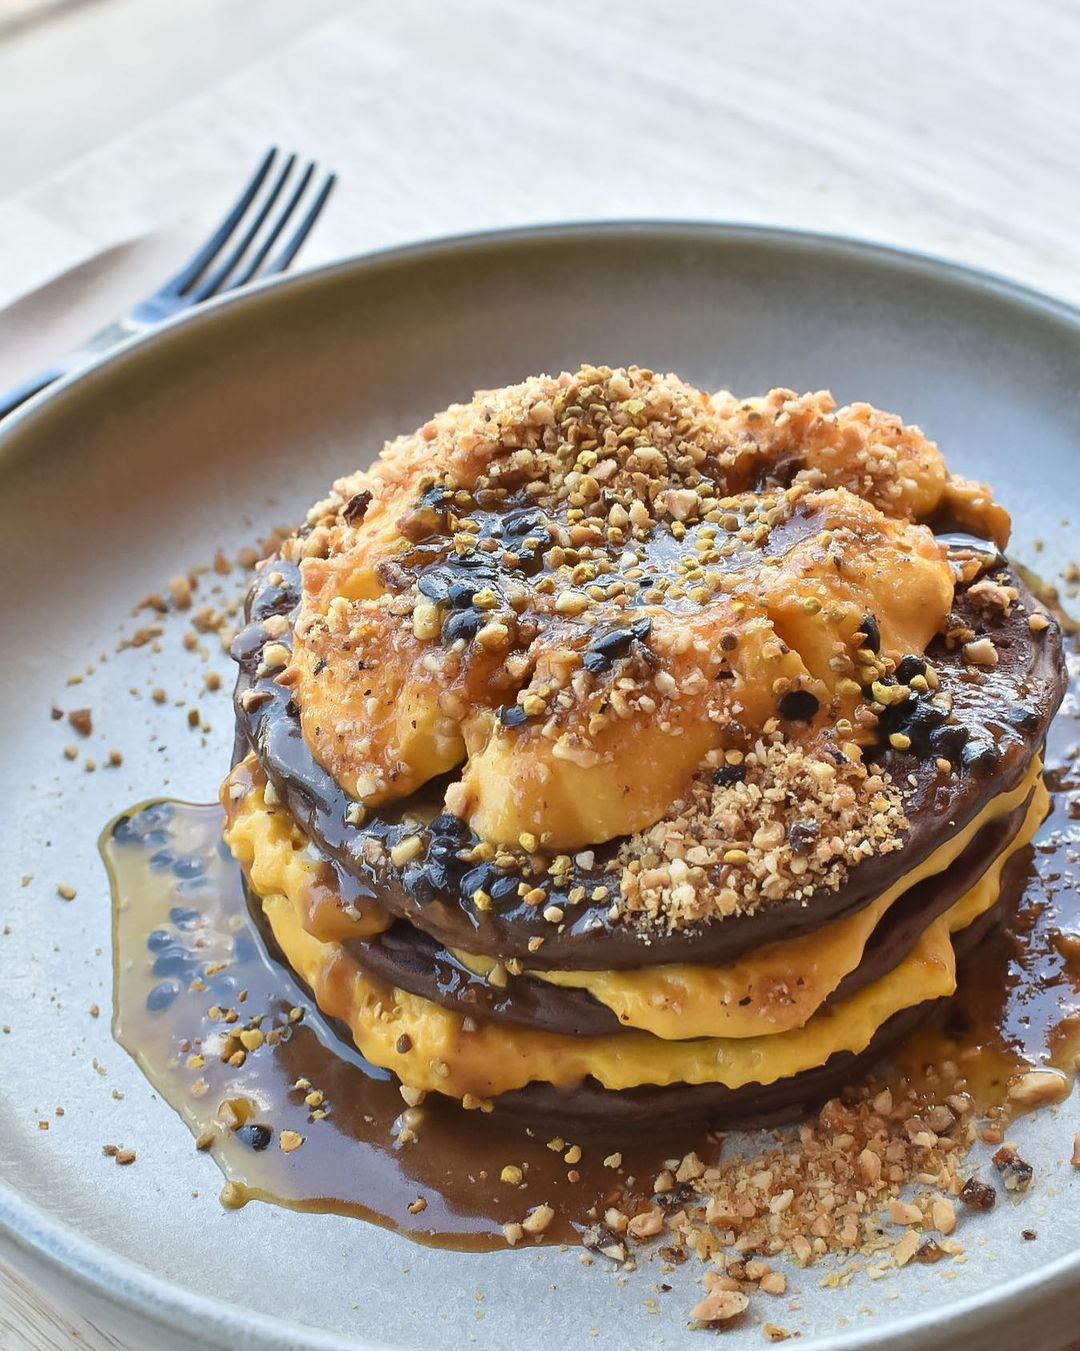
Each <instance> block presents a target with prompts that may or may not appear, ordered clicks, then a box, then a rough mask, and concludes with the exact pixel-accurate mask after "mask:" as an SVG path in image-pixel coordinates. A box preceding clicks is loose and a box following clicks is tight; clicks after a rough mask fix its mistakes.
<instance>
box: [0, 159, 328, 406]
mask: <svg viewBox="0 0 1080 1351" xmlns="http://www.w3.org/2000/svg"><path fill="white" fill-rule="evenodd" d="M277 158H278V150H277V148H276V147H271V148H270V149H269V150H268V151H267V152H266V154H265V155H264V156H263V158H262V161H261V162H260V164H259V167H258V168H257V169H256V170H255V173H254V174H253V175H252V177H251V179H250V180H249V182H248V184H247V186H246V187H245V188H244V190H243V192H242V193H241V194H240V196H239V197H238V198H237V200H236V202H235V203H234V204H233V206H232V208H231V210H230V211H229V212H228V214H227V215H226V216H225V218H224V220H222V222H221V224H220V225H219V226H218V227H217V229H216V230H215V231H214V233H213V234H212V235H211V236H210V238H209V239H208V240H207V241H206V243H205V244H203V246H202V248H200V249H199V250H198V252H197V253H196V254H195V255H194V257H192V258H190V259H189V260H188V262H187V263H185V265H184V266H183V267H182V268H181V269H180V271H179V272H178V273H177V274H176V276H175V277H170V279H169V280H168V281H167V282H166V283H165V284H164V285H163V286H161V287H159V288H158V290H156V291H155V292H154V293H153V295H150V296H147V297H146V299H145V300H140V301H139V303H138V304H137V305H136V306H135V307H134V309H132V310H131V311H130V313H128V314H126V315H124V317H123V318H122V319H118V320H117V321H116V322H115V323H112V324H109V325H108V327H106V328H103V329H102V330H101V332H100V333H95V334H94V336H93V337H92V338H89V339H88V340H87V341H86V342H84V343H83V344H82V345H81V346H80V347H77V348H75V350H74V351H73V352H69V353H68V354H67V355H66V356H64V357H61V358H60V360H59V361H57V362H56V363H55V364H54V365H52V366H48V367H46V369H45V370H43V371H38V373H37V375H33V376H31V377H30V379H29V380H24V381H22V383H21V384H18V385H16V386H15V387H14V388H13V389H9V390H8V391H7V393H6V394H0V418H2V417H4V416H5V415H6V414H8V413H10V412H12V410H13V409H15V408H18V406H19V405H20V404H21V403H25V402H26V400H27V399H29V398H30V397H31V396H32V395H34V394H36V393H37V392H38V391H39V390H41V389H44V388H45V387H46V385H51V384H52V382H53V381H54V380H59V379H60V377H61V376H62V375H67V374H69V372H71V371H74V370H77V369H78V368H79V367H80V366H85V365H87V364H88V363H89V362H91V361H92V360H93V359H94V358H95V357H96V356H100V354H101V353H102V352H105V351H108V349H109V348H110V347H115V346H116V344H117V343H120V342H123V341H124V339H125V338H130V337H132V336H133V335H135V334H136V333H143V332H145V331H146V329H148V328H153V327H154V325H155V324H160V323H161V322H162V320H164V319H168V318H169V317H170V316H171V315H174V314H176V313H178V311H180V310H187V309H191V308H192V307H193V306H195V305H198V304H199V303H200V302H201V301H203V300H207V299H209V297H210V296H216V295H223V294H224V293H225V292H226V291H236V290H238V289H239V288H240V287H241V286H246V285H247V284H248V282H250V281H254V280H255V278H256V277H272V276H275V275H276V274H277V273H279V272H284V271H285V270H286V268H288V267H289V265H290V264H291V263H292V261H293V259H294V258H295V257H296V255H297V253H298V252H299V251H300V247H301V245H302V244H303V242H304V240H305V239H307V237H308V235H309V234H310V232H311V228H312V226H313V225H314V224H315V222H316V220H318V218H319V213H320V212H321V211H322V209H323V207H324V206H325V205H326V199H327V198H328V197H329V196H330V190H331V188H332V187H333V186H334V183H335V181H336V175H334V174H332V173H328V174H326V175H325V177H324V178H323V179H322V181H321V183H320V184H319V186H318V187H317V188H315V189H314V193H313V194H312V193H309V191H308V189H309V188H310V187H311V185H312V180H313V179H314V177H315V172H316V165H315V163H314V161H309V162H308V163H307V164H306V165H305V166H304V167H303V168H302V169H300V171H299V175H298V176H296V175H293V170H294V168H296V167H297V157H296V156H295V155H288V156H287V157H286V158H285V160H284V163H282V164H281V165H280V167H279V168H278V170H277V173H276V176H275V177H274V178H273V180H272V181H271V183H270V185H269V187H268V188H267V189H266V191H265V192H264V193H263V194H262V197H261V200H259V201H256V199H257V198H258V197H259V190H260V189H261V188H262V187H263V184H264V183H266V181H267V179H268V177H269V176H270V171H271V169H273V168H274V164H275V161H276V160H277ZM290 178H291V180H292V181H291V183H290ZM287 183H289V186H290V191H289V193H288V195H287V197H286V198H285V201H284V203H283V205H282V206H281V208H280V209H279V210H278V212H277V214H276V215H275V216H274V218H273V219H272V220H271V219H270V217H271V214H272V213H273V211H274V207H275V206H276V205H277V202H278V199H279V198H280V197H281V195H282V193H283V192H284V191H285V187H286V184H287ZM297 216H299V221H298V223H297V224H296V226H295V228H294V229H293V232H292V234H291V235H289V236H288V238H287V239H286V241H285V243H284V244H283V245H282V246H281V249H280V251H279V252H278V253H277V254H276V255H275V256H274V258H273V259H271V260H270V262H267V261H266V260H267V258H268V257H269V254H270V252H271V250H272V249H273V247H274V245H275V244H276V243H277V242H278V240H279V238H280V237H281V236H282V234H283V233H284V231H285V228H286V226H287V225H288V224H289V222H290V221H292V220H293V219H294V218H295V217H297ZM230 245H231V246H232V247H231V248H230V247H229V246H230ZM222 255H223V256H222ZM264 264H265V266H264Z"/></svg>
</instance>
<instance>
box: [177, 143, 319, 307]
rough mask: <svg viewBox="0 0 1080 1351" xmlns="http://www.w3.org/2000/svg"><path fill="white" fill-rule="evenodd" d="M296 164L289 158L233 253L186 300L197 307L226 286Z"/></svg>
mask: <svg viewBox="0 0 1080 1351" xmlns="http://www.w3.org/2000/svg"><path fill="white" fill-rule="evenodd" d="M295 163H296V156H295V155H290V156H289V158H288V159H287V160H286V161H285V165H284V167H283V168H282V170H281V172H280V173H279V174H278V176H277V181H276V182H275V183H274V185H273V186H272V187H271V189H270V191H269V193H268V194H267V197H266V200H265V201H264V202H263V204H262V205H261V206H260V207H259V210H258V211H257V212H256V213H255V219H254V220H253V221H252V222H251V225H250V226H249V227H248V229H247V230H246V231H245V233H244V235H243V237H242V238H241V240H240V242H239V243H238V244H237V245H236V247H235V248H234V249H233V251H232V252H231V253H230V254H229V255H228V256H227V257H226V259H225V261H224V262H223V263H221V264H220V265H219V266H218V267H216V268H215V269H214V271H213V272H211V273H210V275H209V276H208V277H207V278H205V280H203V281H201V282H199V284H198V285H197V286H196V287H195V289H194V290H193V291H189V292H188V293H187V295H186V296H185V299H187V300H189V301H190V302H191V303H192V304H193V305H197V304H198V303H199V301H200V300H205V299H206V298H207V296H212V295H214V293H215V292H217V291H220V290H221V288H222V286H223V285H224V282H225V278H226V277H227V276H228V275H229V273H230V272H231V271H232V270H233V268H234V267H236V265H237V263H239V262H240V260H241V258H243V256H244V254H245V253H246V252H247V250H248V249H249V248H250V246H251V241H252V240H253V239H254V238H255V236H256V235H257V234H258V233H259V230H260V229H261V227H262V224H263V221H265V220H266V218H267V216H269V214H270V212H271V210H272V208H273V205H274V203H275V202H276V201H277V199H278V197H280V195H281V189H282V188H283V187H284V186H285V180H286V179H287V178H288V177H289V174H290V172H291V171H292V167H293V165H294V164H295ZM286 210H288V208H286Z"/></svg>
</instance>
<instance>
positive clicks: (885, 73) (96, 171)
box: [0, 0, 1080, 1351]
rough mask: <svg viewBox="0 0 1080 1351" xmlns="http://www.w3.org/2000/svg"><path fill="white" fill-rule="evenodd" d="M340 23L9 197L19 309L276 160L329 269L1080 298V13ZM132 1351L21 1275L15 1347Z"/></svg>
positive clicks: (182, 226)
mask: <svg viewBox="0 0 1080 1351" xmlns="http://www.w3.org/2000/svg"><path fill="white" fill-rule="evenodd" d="M204 8H205V6H204ZM248 9H249V21H250V23H251V24H252V25H253V28H254V29H255V30H257V28H258V24H259V17H258V11H257V8H256V7H255V6H254V5H249V6H248ZM90 12H92V7H91V10H88V11H86V12H84V14H83V18H82V19H81V22H82V23H84V24H86V23H87V22H88V16H89V14H90ZM315 12H316V13H317V14H318V15H319V18H318V19H317V20H312V21H311V22H310V25H309V26H308V27H307V28H306V30H305V31H303V32H301V33H300V34H296V33H295V32H290V33H289V34H288V35H287V37H286V39H285V40H284V41H282V42H280V43H279V45H277V46H274V43H273V42H272V41H270V40H269V39H266V40H263V41H261V42H253V44H252V51H255V52H257V53H258V57H257V59H255V60H252V61H251V62H250V64H247V65H244V64H241V63H239V62H238V63H237V65H236V68H235V69H233V70H231V71H230V72H228V73H227V74H226V76H225V77H224V78H221V79H218V80H217V81H216V82H215V83H213V84H212V85H211V86H210V87H203V88H201V89H200V91H199V92H198V93H197V94H196V95H195V96H193V97H191V98H189V99H187V100H184V101H182V102H181V103H179V104H178V105H176V106H171V107H169V108H168V109H167V110H166V111H164V112H162V113H160V115H157V116H154V117H151V118H147V119H145V120H143V121H140V122H138V123H137V124H136V125H132V126H131V127H130V128H129V129H128V130H126V131H125V133H124V134H123V135H122V136H121V137H120V138H119V139H114V140H112V141H111V142H110V143H108V144H106V145H103V146H102V147H101V148H100V149H97V150H95V151H94V152H93V153H91V154H89V155H87V156H85V157H84V158H82V159H80V160H79V161H77V162H75V163H74V164H71V165H70V166H69V167H67V168H65V169H63V170H62V171H61V172H59V173H56V174H54V175H53V176H51V177H50V178H48V179H46V180H44V181H42V182H38V183H36V184H34V185H33V186H31V187H29V188H28V189H26V190H24V191H22V192H20V193H19V194H17V195H15V196H11V197H7V198H6V199H4V198H0V306H9V305H11V303H12V302H14V301H16V300H17V299H18V298H20V297H25V296H26V295H27V293H29V292H31V291H32V290H34V289H35V288H37V287H39V286H41V285H43V284H44V283H46V282H48V281H50V280H51V279H54V278H56V277H58V276H59V275H60V274H62V273H65V272H67V271H68V270H69V269H72V268H75V267H76V266H77V265H79V264H82V263H85V262H87V260H90V259H93V258H95V257H96V256H97V255H99V254H101V253H102V252H103V251H104V250H107V249H110V248H113V247H115V246H116V245H118V244H119V243H121V242H122V241H126V240H133V239H135V240H138V239H140V238H142V237H145V236H148V235H151V234H153V235H155V236H157V235H159V234H160V232H162V231H175V232H177V235H178V237H188V236H191V235H193V234H195V233H196V232H197V230H198V229H199V228H201V227H202V226H203V225H205V224H207V223H209V222H212V221H213V220H215V218H216V217H217V215H218V214H220V211H221V209H222V207H223V205H224V203H225V202H226V201H227V200H228V199H229V197H230V195H231V193H232V191H233V188H234V185H235V183H236V182H237V181H238V178H239V177H240V176H242V174H243V173H244V171H245V170H246V168H247V166H248V165H249V164H250V163H252V162H253V161H254V159H255V158H256V157H257V155H258V154H259V152H260V151H261V150H262V149H263V148H264V147H265V146H266V145H267V144H268V143H271V142H276V143H278V144H281V145H284V146H286V147H295V148H297V149H299V150H301V151H304V152H308V153H311V154H315V155H318V156H319V158H320V159H321V160H322V161H323V162H324V163H326V164H328V165H331V166H333V167H335V168H336V169H337V170H338V171H339V173H340V174H341V181H340V184H339V187H338V189H337V192H336V195H335V198H334V199H333V201H332V206H331V209H330V210H329V211H328V212H327V214H326V216H325V217H324V219H323V221H322V222H321V223H320V226H319V229H318V230H317V232H316V234H315V236H314V237H313V239H312V241H311V244H310V246H309V248H308V249H307V250H306V252H305V262H307V263H315V262H319V261H323V260H326V259H330V258H334V257H338V256H341V255H343V254H348V253H356V252H360V251H363V250H366V249H370V248H376V247H381V246H386V245H390V244H396V243H400V242H403V241H405V240H411V239H417V238H423V237H427V236H433V235H440V234H447V233H453V232H458V231H467V230H474V229H481V228H485V227H490V226H499V225H512V224H523V223H529V222H535V221H551V220H562V219H570V218H573V219H595V218H611V217H631V216H635V217H654V218H659V217H667V218H675V217H683V218H685V217H692V218H701V219H723V220H739V221H755V222H764V223H770V224H780V225H788V226H798V227H802V228H807V229H814V230H825V231H835V232H839V233H842V234H849V235H859V236H864V237H868V238H873V239H877V240H881V241H884V242H887V243H893V244H898V245H902V246H905V247H909V248H915V249H921V250H928V251H930V252H934V253H939V254H945V255H948V256H950V257H953V258H957V259H959V260H961V261H964V262H967V263H971V264H975V265H978V266H981V267H985V268H988V269H990V270H992V271H995V272H1000V273H1004V274H1008V275H1010V276H1012V277H1015V278H1018V279H1019V280H1021V281H1023V282H1026V283H1028V284H1030V285H1033V286H1036V287H1038V288H1041V289H1043V290H1046V291H1049V292H1052V293H1055V294H1057V295H1059V296H1062V297H1064V298H1066V299H1069V300H1071V301H1073V302H1077V303H1080V229H1078V221H1080V187H1078V177H1077V147H1078V146H1080V79H1078V71H1080V5H1077V4H1076V3H1073V0H1027V3H1026V4H1024V5H1022V6H1020V5H1016V4H1015V3H1013V0H953V3H950V4H947V5H944V4H941V3H939V0H907V3H905V4H904V5H894V6H885V5H882V4H878V3H867V0H770V3H769V4H758V3H754V0H698V2H696V3H694V2H691V0H683V2H682V3H675V4H671V5H667V6H658V5H656V4H654V3H652V2H651V0H619V3H613V0H603V2H601V3H592V4H589V5H583V4H581V3H580V0H545V3H544V4H537V3H535V0H441V3H439V4H438V5H435V4H430V3H427V0H396V3H394V4H393V5H390V4H374V3H356V4H353V5H351V6H349V7H348V8H347V10H346V12H344V13H343V14H337V15H336V16H334V17H331V18H329V19H325V20H324V19H323V18H322V15H323V14H325V11H324V10H318V11H315ZM61 21H62V19H56V20H54V22H56V23H60V22H61ZM152 73H153V72H152V69H151V71H150V76H149V77H150V78H152ZM132 78H135V74H134V72H133V75H132ZM141 78H143V79H144V80H145V79H146V78H148V76H147V74H146V72H145V71H144V72H143V73H142V76H141ZM56 79H57V81H58V82H59V80H60V79H61V73H60V72H58V73H57V75H56ZM49 92H50V94H51V93H52V92H53V91H49ZM61 92H62V90H61V88H60V85H59V83H58V85H57V89H56V91H55V93H56V94H57V96H59V95H60V94H61ZM0 97H2V91H0ZM88 115H89V114H88ZM79 275H84V273H80V274H79ZM78 299H79V309H78V315H79V319H80V322H83V323H86V324H89V323H90V321H91V320H100V321H102V322H103V321H105V320H107V319H109V318H111V317H112V314H111V313H109V312H108V310H107V308H106V307H107V305H108V303H109V292H108V291H107V289H102V290H101V291H100V292H99V293H95V291H94V290H93V288H91V289H90V290H89V292H86V291H83V292H80V295H79V298H78ZM95 304H96V305H97V307H98V310H100V313H96V312H95ZM61 308H62V307H61ZM14 313H15V311H11V315H12V316H13V315H14ZM5 321H6V322H5ZM69 326H70V320H69ZM17 328H18V325H16V324H15V323H14V321H13V318H9V317H8V316H7V315H5V313H4V312H0V349H2V348H3V345H4V343H5V342H6V343H7V344H8V350H7V351H6V352H5V353H3V356H4V366H5V369H6V370H7V369H10V372H11V375H12V378H14V375H15V374H17V373H19V371H18V370H17V368H18V367H19V366H20V364H21V365H22V367H23V368H24V369H23V372H22V373H28V372H29V370H30V369H32V368H34V366H35V365H36V364H37V363H36V360H34V358H36V356H37V355H38V352H37V348H39V347H41V346H43V345H47V343H48V341H52V342H55V343H61V344H63V345H66V344H67V343H68V342H70V341H73V340H74V339H75V338H76V337H77V336H78V334H77V333H74V332H69V331H68V329H67V328H65V326H64V316H63V314H62V313H58V314H57V315H56V320H55V326H54V327H49V328H46V329H44V330H43V331H42V332H39V333H38V334H37V335H36V336H37V344H36V346H35V345H32V344H27V343H26V342H25V341H24V340H18V341H17V340H16V329H17ZM119 1346H120V1343H118V1342H116V1341H115V1340H114V1339H112V1338H111V1337H110V1336H109V1335H108V1334H107V1333H106V1332H104V1331H102V1330H100V1329H98V1328H96V1327H93V1326H92V1325H90V1324H89V1323H87V1322H86V1321H85V1320H82V1319H81V1318H80V1317H79V1315H78V1313H77V1312H75V1311H67V1310H61V1309H58V1308H56V1307H55V1305H54V1304H53V1302H52V1301H51V1300H50V1299H49V1298H48V1297H46V1296H45V1295H43V1294H41V1293H40V1292H36V1291H34V1290H33V1289H31V1288H30V1287H28V1286H27V1285H26V1284H25V1283H24V1282H23V1281H22V1280H21V1279H19V1278H18V1277H16V1276H14V1275H13V1274H11V1273H6V1274H5V1273H3V1272H0V1347H3V1348H4V1351H9V1349H10V1351H23V1349H24V1348H32V1349H33V1351H38V1349H39V1348H40V1349H42V1351H43V1349H44V1348H49V1349H50V1351H57V1349H60V1348H62V1349H63V1351H73V1348H77V1347H78V1348H90V1349H91V1351H104V1349H115V1348H117V1347H119ZM129 1351H142V1349H141V1348H130V1349H129ZM1073 1351H1080V1342H1078V1343H1077V1344H1076V1346H1075V1347H1074V1348H1073Z"/></svg>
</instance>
